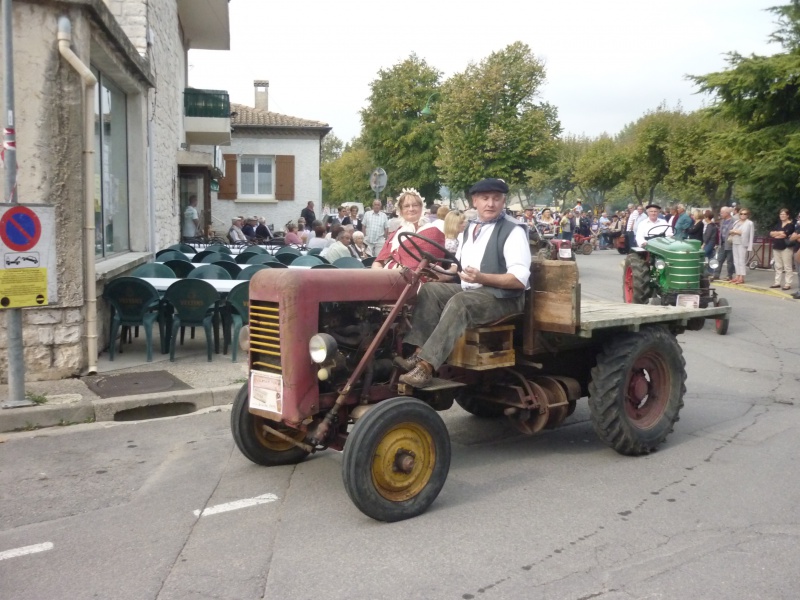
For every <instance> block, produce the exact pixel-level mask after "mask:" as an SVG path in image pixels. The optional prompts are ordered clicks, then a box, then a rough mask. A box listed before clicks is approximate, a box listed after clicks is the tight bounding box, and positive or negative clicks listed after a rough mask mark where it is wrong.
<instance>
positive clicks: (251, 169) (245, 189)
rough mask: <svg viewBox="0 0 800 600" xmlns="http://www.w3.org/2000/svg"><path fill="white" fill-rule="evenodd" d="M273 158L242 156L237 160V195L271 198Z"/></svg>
mask: <svg viewBox="0 0 800 600" xmlns="http://www.w3.org/2000/svg"><path fill="white" fill-rule="evenodd" d="M274 172H275V157H274V156H242V157H241V158H240V159H239V195H240V196H245V197H247V196H258V197H267V198H272V197H274V195H275V192H274V190H273V173H274Z"/></svg>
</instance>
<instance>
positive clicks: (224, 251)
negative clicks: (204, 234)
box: [206, 244, 233, 254]
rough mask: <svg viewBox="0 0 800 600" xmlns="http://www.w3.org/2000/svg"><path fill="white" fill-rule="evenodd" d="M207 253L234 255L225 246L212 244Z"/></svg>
mask: <svg viewBox="0 0 800 600" xmlns="http://www.w3.org/2000/svg"><path fill="white" fill-rule="evenodd" d="M206 251H210V252H220V253H221V254H233V252H232V251H231V249H230V248H228V247H227V246H223V245H222V244H211V245H210V246H208V247H207V248H206Z"/></svg>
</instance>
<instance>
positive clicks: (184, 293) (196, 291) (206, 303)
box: [164, 265, 219, 362]
mask: <svg viewBox="0 0 800 600" xmlns="http://www.w3.org/2000/svg"><path fill="white" fill-rule="evenodd" d="M210 266H214V265H210ZM164 300H165V301H166V302H167V303H168V304H169V305H170V306H171V307H172V309H173V311H174V312H173V315H172V328H171V331H170V336H169V360H170V361H171V362H175V340H176V339H177V337H178V336H177V333H178V329H182V328H184V327H202V328H203V330H204V331H205V334H206V350H207V352H208V360H209V362H211V357H212V354H213V350H214V345H216V340H217V339H218V335H216V334H215V333H212V325H213V322H214V315H215V314H216V307H217V302H219V294H218V293H217V290H215V289H214V287H213V286H212V285H211V284H210V283H208V282H206V281H202V280H200V279H178V280H176V281H175V283H173V284H172V285H171V286H169V287H168V288H167V291H166V292H165V294H164Z"/></svg>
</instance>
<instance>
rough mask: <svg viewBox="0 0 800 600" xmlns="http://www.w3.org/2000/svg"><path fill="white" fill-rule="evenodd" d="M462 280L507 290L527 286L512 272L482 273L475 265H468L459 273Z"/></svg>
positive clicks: (520, 288)
mask: <svg viewBox="0 0 800 600" xmlns="http://www.w3.org/2000/svg"><path fill="white" fill-rule="evenodd" d="M459 276H460V277H461V281H463V282H464V283H477V284H480V285H488V286H489V287H495V288H500V289H505V290H522V289H525V286H524V285H523V284H522V282H521V281H520V280H519V279H517V278H516V277H514V275H513V274H511V273H502V274H494V273H481V271H480V269H476V268H475V267H466V268H465V269H464V270H462V271H461V272H460V273H459Z"/></svg>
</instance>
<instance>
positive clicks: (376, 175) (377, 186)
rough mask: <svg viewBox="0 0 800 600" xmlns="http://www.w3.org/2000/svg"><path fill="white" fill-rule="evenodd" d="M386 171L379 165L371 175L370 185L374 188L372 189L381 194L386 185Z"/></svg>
mask: <svg viewBox="0 0 800 600" xmlns="http://www.w3.org/2000/svg"><path fill="white" fill-rule="evenodd" d="M387 179H388V178H387V177H386V171H384V170H383V169H381V168H380V167H378V168H377V169H375V170H374V171H372V174H371V175H370V176H369V187H371V188H372V191H373V192H375V193H376V194H380V193H381V192H382V191H383V188H385V187H386V181H387Z"/></svg>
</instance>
